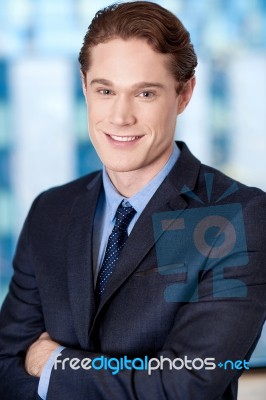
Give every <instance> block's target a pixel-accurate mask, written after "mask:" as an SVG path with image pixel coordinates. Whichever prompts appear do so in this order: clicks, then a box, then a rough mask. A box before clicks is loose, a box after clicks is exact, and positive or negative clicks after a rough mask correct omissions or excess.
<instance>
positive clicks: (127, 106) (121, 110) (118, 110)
mask: <svg viewBox="0 0 266 400" xmlns="http://www.w3.org/2000/svg"><path fill="white" fill-rule="evenodd" d="M135 122H136V116H135V115H134V108H133V105H132V103H131V102H130V100H129V99H128V98H126V96H123V95H116V97H115V98H114V99H113V104H112V107H111V110H110V123H111V124H113V125H117V126H126V125H134V124H135Z"/></svg>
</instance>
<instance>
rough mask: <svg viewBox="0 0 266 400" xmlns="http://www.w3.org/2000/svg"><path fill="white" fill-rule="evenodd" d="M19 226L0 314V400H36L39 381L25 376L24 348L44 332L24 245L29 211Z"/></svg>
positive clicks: (35, 284) (30, 260)
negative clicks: (8, 286) (11, 266)
mask: <svg viewBox="0 0 266 400" xmlns="http://www.w3.org/2000/svg"><path fill="white" fill-rule="evenodd" d="M36 201H37V199H36V200H35V202H34V203H33V205H32V208H31V211H30V212H29V215H28V217H27V219H26V221H25V224H24V226H23V229H22V232H21V235H20V238H19V241H18V245H17V249H16V254H15V257H14V275H13V278H12V281H11V284H10V288H9V293H8V295H7V297H6V299H5V301H4V303H3V306H2V309H1V313H0V398H1V400H15V399H23V400H33V399H39V396H38V394H37V388H38V382H39V379H38V378H35V377H32V376H30V375H28V374H27V372H26V370H25V368H24V359H25V354H26V350H27V348H28V347H29V346H30V344H32V343H33V342H34V341H35V340H36V339H37V338H38V337H39V336H40V334H41V333H42V332H43V331H44V330H45V329H44V323H43V317H42V308H41V303H40V298H39V292H38V288H37V283H36V280H35V276H34V273H33V263H34V262H33V260H32V258H31V252H30V246H29V243H28V228H29V224H30V219H31V213H32V210H33V209H34V207H35V204H36Z"/></svg>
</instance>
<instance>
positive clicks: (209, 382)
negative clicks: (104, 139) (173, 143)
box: [0, 142, 266, 400]
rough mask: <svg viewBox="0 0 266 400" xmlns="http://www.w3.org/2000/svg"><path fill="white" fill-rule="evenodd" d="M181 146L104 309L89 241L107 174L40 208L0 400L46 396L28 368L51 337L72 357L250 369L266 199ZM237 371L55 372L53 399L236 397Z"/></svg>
mask: <svg viewBox="0 0 266 400" xmlns="http://www.w3.org/2000/svg"><path fill="white" fill-rule="evenodd" d="M178 145H179V147H180V149H181V155H180V158H179V159H178V161H177V163H176V164H175V166H174V168H173V169H172V171H171V172H170V173H169V175H168V176H167V177H166V179H165V180H164V181H163V183H162V184H161V186H160V187H159V188H158V190H157V191H156V193H155V194H154V196H153V197H152V199H151V200H150V202H149V203H148V205H147V206H146V208H145V209H144V211H143V213H142V215H141V216H140V218H139V219H138V221H137V223H136V225H135V226H134V228H133V230H132V232H131V234H130V236H129V238H128V240H127V242H126V244H125V247H124V248H123V251H122V254H121V256H120V259H119V261H118V264H117V266H116V268H115V271H114V272H113V275H112V276H111V278H110V281H109V282H108V285H107V288H106V292H105V293H104V296H103V298H102V300H101V303H100V305H99V306H98V307H96V304H95V299H94V287H93V268H92V254H93V252H92V232H93V219H94V214H95V208H96V205H97V199H98V196H99V193H100V190H102V174H101V172H96V173H93V174H90V175H88V176H85V177H82V178H80V179H78V180H76V181H74V182H71V183H68V184H66V185H64V186H60V187H57V188H53V189H50V190H48V191H46V192H44V193H42V194H41V195H40V196H38V197H37V198H36V199H35V201H34V202H33V205H32V207H31V210H30V212H29V214H28V217H27V219H26V222H25V224H24V227H23V230H22V233H21V235H20V239H19V242H18V246H17V250H16V254H15V258H14V276H13V279H12V281H11V285H10V290H9V294H8V296H7V298H6V300H5V302H4V304H3V307H2V311H1V317H0V399H1V400H18V399H20V400H30V399H37V398H38V395H37V387H38V382H39V380H38V378H35V377H31V376H29V375H28V374H27V373H26V371H25V369H24V357H25V353H26V350H27V348H28V346H29V345H30V344H32V343H33V342H34V341H35V340H36V339H37V338H38V337H39V335H40V334H41V333H42V332H43V331H47V332H48V333H49V335H50V337H51V338H52V339H53V340H55V341H57V342H59V343H60V344H62V345H64V346H66V349H65V350H64V351H63V352H62V357H64V358H65V357H69V358H73V357H75V358H78V359H80V360H81V359H83V358H88V357H89V358H91V359H94V358H95V357H99V356H101V355H105V356H106V357H118V358H119V357H122V356H124V355H126V356H127V357H128V358H136V357H139V358H144V356H148V357H157V358H159V357H160V356H163V357H168V358H170V359H175V358H181V359H185V356H187V357H188V359H190V360H193V359H195V358H201V359H203V360H204V359H205V358H209V357H211V358H215V363H216V364H218V363H220V362H221V363H224V362H225V361H226V360H229V359H230V360H233V361H236V360H248V359H249V357H250V355H251V353H252V351H253V350H254V347H255V345H256V343H257V341H258V338H259V335H260V332H261V329H262V325H263V322H264V320H265V315H266V245H265V244H266V241H265V238H266V196H265V193H264V192H263V191H261V190H259V189H256V188H249V187H247V186H244V185H242V184H240V183H238V182H235V181H233V180H232V179H230V178H228V177H227V176H225V175H224V174H222V173H221V172H219V171H217V170H215V169H213V168H210V167H208V166H205V165H202V164H201V163H200V162H199V161H198V160H197V159H196V158H195V157H194V156H193V155H192V154H191V153H190V152H189V150H188V148H187V147H186V145H185V144H183V143H181V142H179V144H178ZM215 226H216V228H215ZM217 226H218V227H219V226H220V227H221V230H220V231H219V229H218V231H217ZM215 229H216V231H215ZM197 365H199V362H198V364H197ZM242 372H243V369H240V370H239V369H232V368H231V367H230V366H228V368H227V369H226V370H225V369H224V368H220V367H218V366H216V368H215V369H213V370H206V369H205V368H202V369H194V370H189V369H187V368H183V369H179V370H175V369H172V370H170V369H169V368H168V367H167V364H165V367H164V369H163V370H162V371H161V370H155V371H153V372H152V374H151V375H148V373H147V371H145V370H144V371H141V370H127V369H124V370H122V371H120V372H119V373H118V374H116V375H113V374H112V373H111V371H110V370H100V371H97V370H93V369H90V370H89V371H85V370H84V369H79V370H71V369H70V368H66V369H65V370H63V369H62V368H58V369H57V370H55V369H54V370H53V371H52V374H51V380H50V384H49V390H48V396H47V398H48V400H61V399H62V400H76V399H79V400H85V399H86V400H87V399H90V400H91V399H93V400H94V399H96V400H98V399H101V400H104V399H106V400H107V399H108V400H110V399H116V400H117V399H118V400H119V399H132V400H133V399H139V400H150V399H154V400H156V399H158V400H162V399H175V400H179V399H180V400H201V399H202V400H212V399H213V400H214V399H215V400H216V399H217V400H218V399H223V400H224V399H226V400H229V399H230V400H232V399H236V398H237V380H238V378H239V376H240V374H241V373H242Z"/></svg>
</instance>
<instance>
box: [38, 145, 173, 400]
mask: <svg viewBox="0 0 266 400" xmlns="http://www.w3.org/2000/svg"><path fill="white" fill-rule="evenodd" d="M179 155H180V150H179V148H178V147H177V146H176V145H174V148H173V152H172V154H171V156H170V158H169V160H168V161H167V163H166V164H165V166H164V167H163V168H162V169H161V171H159V172H158V174H157V175H155V177H154V178H153V179H152V180H151V181H150V182H149V183H147V184H146V185H145V186H144V187H143V188H142V189H141V190H140V191H139V192H137V193H136V194H134V196H132V197H130V198H125V197H123V196H121V194H120V193H119V192H118V191H117V190H116V188H115V187H114V186H113V184H112V182H111V180H110V178H109V176H108V174H107V172H106V169H105V168H103V187H104V190H103V191H102V193H101V194H100V198H99V200H98V204H97V207H96V213H95V217H94V224H93V273H94V285H96V281H97V276H98V273H99V270H100V266H101V265H102V261H103V258H104V254H105V250H106V246H107V242H108V238H109V236H110V234H111V232H112V229H113V227H114V224H115V213H116V210H117V208H118V206H119V204H120V203H121V201H123V202H124V205H125V206H126V204H127V203H128V202H129V203H130V205H131V206H132V207H133V208H134V209H135V210H136V214H135V215H134V217H133V219H132V221H131V222H130V224H129V226H128V235H129V234H130V232H131V231H132V229H133V227H134V225H135V223H136V222H137V220H138V218H139V217H140V215H141V213H142V211H143V210H144V208H145V207H146V205H147V204H148V202H149V201H150V199H151V198H152V196H153V195H154V193H155V192H156V190H157V189H158V188H159V186H160V185H161V183H162V182H163V181H164V179H165V178H166V176H167V175H168V174H169V172H170V171H171V169H172V168H173V166H174V164H175V163H176V161H177V160H178V158H179ZM64 348H65V347H63V346H60V347H58V348H57V349H56V350H55V351H54V352H53V353H52V354H51V356H50V358H49V360H48V361H47V363H46V364H45V366H44V368H43V372H42V374H41V377H40V381H39V387H38V394H39V396H40V397H41V398H42V399H43V400H46V397H47V393H48V387H49V381H50V376H51V372H52V368H53V365H54V362H55V360H56V358H57V357H58V355H59V354H60V353H61V351H62V350H64Z"/></svg>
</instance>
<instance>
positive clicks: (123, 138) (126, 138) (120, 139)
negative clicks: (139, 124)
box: [107, 134, 142, 142]
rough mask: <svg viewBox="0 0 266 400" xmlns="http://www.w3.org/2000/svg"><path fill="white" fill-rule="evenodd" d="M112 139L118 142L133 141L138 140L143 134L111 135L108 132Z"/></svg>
mask: <svg viewBox="0 0 266 400" xmlns="http://www.w3.org/2000/svg"><path fill="white" fill-rule="evenodd" d="M107 136H109V137H110V138H111V139H112V140H114V141H116V142H133V141H134V140H137V139H139V138H141V137H142V136H116V135H110V134H107Z"/></svg>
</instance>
